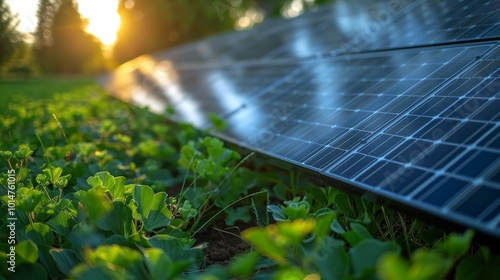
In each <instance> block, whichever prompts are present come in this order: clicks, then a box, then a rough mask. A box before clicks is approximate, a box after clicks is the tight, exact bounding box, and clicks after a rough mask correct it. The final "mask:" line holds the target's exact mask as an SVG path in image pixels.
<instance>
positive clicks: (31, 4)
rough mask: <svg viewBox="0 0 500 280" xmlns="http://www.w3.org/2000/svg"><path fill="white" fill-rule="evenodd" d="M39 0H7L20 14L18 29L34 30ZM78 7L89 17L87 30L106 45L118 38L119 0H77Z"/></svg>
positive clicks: (12, 8)
mask: <svg viewBox="0 0 500 280" xmlns="http://www.w3.org/2000/svg"><path fill="white" fill-rule="evenodd" d="M38 2H39V1H38V0H7V4H9V6H10V9H11V11H12V12H13V13H14V14H17V15H18V16H19V20H20V23H19V26H18V29H19V30H20V31H22V32H26V33H29V32H33V31H35V29H36V24H37V19H36V11H37V9H38ZM77 2H78V9H79V11H80V14H82V16H83V17H85V18H88V19H89V26H88V27H87V31H88V32H89V33H92V34H94V35H95V36H96V37H98V38H99V39H100V40H101V41H102V42H103V43H104V44H105V45H110V44H112V43H113V42H114V41H115V39H116V31H117V30H118V28H119V25H120V17H119V16H118V14H117V12H116V8H117V5H118V0H77Z"/></svg>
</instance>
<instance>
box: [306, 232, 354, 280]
mask: <svg viewBox="0 0 500 280" xmlns="http://www.w3.org/2000/svg"><path fill="white" fill-rule="evenodd" d="M320 242H321V243H320V245H319V246H316V247H317V248H318V249H317V251H316V252H315V254H314V255H313V257H314V259H315V262H316V264H317V266H318V270H319V273H320V274H321V279H342V277H344V276H345V275H347V274H348V273H349V266H350V265H349V255H348V254H347V252H346V249H345V243H344V242H342V241H340V240H336V239H333V238H331V237H325V238H323V239H321V240H320Z"/></svg>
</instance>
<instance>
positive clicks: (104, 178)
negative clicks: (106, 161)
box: [95, 171, 116, 190]
mask: <svg viewBox="0 0 500 280" xmlns="http://www.w3.org/2000/svg"><path fill="white" fill-rule="evenodd" d="M95 176H96V177H98V178H99V179H101V182H102V186H103V187H105V188H106V189H108V190H109V189H111V188H112V187H113V186H114V185H115V183H116V180H115V177H113V176H112V175H111V174H109V172H108V171H101V172H97V173H96V174H95Z"/></svg>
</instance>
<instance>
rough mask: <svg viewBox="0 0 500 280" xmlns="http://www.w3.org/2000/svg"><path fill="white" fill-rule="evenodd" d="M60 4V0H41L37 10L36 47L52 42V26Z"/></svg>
mask: <svg viewBox="0 0 500 280" xmlns="http://www.w3.org/2000/svg"><path fill="white" fill-rule="evenodd" d="M59 5H60V0H40V3H39V4H38V11H37V19H38V24H37V28H36V31H35V34H34V37H35V48H36V49H40V48H43V47H45V46H50V45H51V44H52V34H51V32H50V28H51V27H52V20H53V18H54V14H55V13H56V11H57V9H58V7H59Z"/></svg>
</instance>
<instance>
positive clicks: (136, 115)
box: [0, 78, 500, 279]
mask: <svg viewBox="0 0 500 280" xmlns="http://www.w3.org/2000/svg"><path fill="white" fill-rule="evenodd" d="M0 101H2V104H3V111H2V117H1V118H0V127H1V130H0V137H1V138H0V139H1V140H0V157H1V158H0V160H1V161H2V164H1V165H0V174H2V175H1V177H0V181H1V185H2V188H1V189H0V197H1V198H2V199H1V201H0V203H1V214H2V215H1V219H0V228H1V229H2V230H1V231H0V233H1V234H0V239H1V243H0V279H3V278H11V277H15V278H17V279H48V278H50V279H66V278H72V279H89V278H95V279H128V278H130V279H230V278H231V279H248V278H254V279H377V278H379V279H452V278H457V279H481V278H484V277H486V278H488V277H489V278H491V277H494V276H496V275H500V271H499V269H500V266H499V264H500V257H499V256H495V255H494V254H492V252H491V251H490V250H489V249H488V248H487V247H484V246H479V245H477V244H476V243H474V242H472V238H473V235H474V233H473V232H472V231H467V232H465V233H463V234H457V233H448V232H445V231H443V230H441V229H437V228H435V227H432V226H430V225H427V224H425V223H422V222H420V221H418V220H415V219H412V218H411V217H406V216H404V215H403V214H401V213H399V212H396V211H394V210H392V209H390V208H388V207H385V206H383V205H379V204H374V203H372V202H368V201H364V200H362V199H361V198H359V197H356V196H351V195H347V194H345V193H342V192H340V191H337V190H336V189H335V188H332V187H325V186H321V187H318V186H315V185H314V184H312V183H310V182H309V181H308V180H307V179H306V178H303V177H301V176H300V174H296V173H294V172H291V171H288V170H282V169H279V168H277V167H273V166H269V165H268V164H267V163H266V161H265V160H263V159H260V158H258V157H256V156H254V155H253V154H248V155H241V154H239V153H237V152H236V151H235V150H234V149H231V147H227V146H226V145H225V144H224V143H223V142H222V141H220V140H218V139H216V138H213V137H210V136H209V133H210V131H197V130H196V129H194V128H193V127H192V126H191V125H189V124H175V123H171V122H169V121H168V120H167V117H168V116H166V115H154V114H151V113H150V112H149V111H148V110H147V109H144V108H136V107H134V106H131V105H129V104H126V103H123V102H121V101H118V100H115V99H113V98H111V97H109V96H108V95H107V94H106V92H104V91H103V90H102V89H101V88H100V87H99V86H98V85H97V84H95V82H94V81H93V80H92V79H91V78H72V79H55V78H51V79H38V80H12V81H2V82H0Z"/></svg>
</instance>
